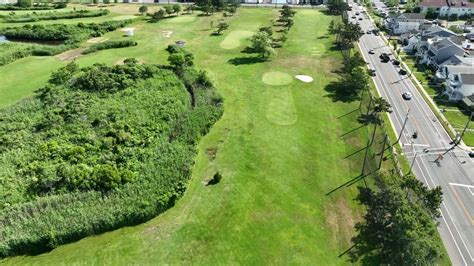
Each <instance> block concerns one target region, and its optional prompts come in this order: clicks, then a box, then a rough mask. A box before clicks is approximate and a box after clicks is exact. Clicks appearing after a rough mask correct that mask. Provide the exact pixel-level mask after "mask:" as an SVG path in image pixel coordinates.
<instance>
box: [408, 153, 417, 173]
mask: <svg viewBox="0 0 474 266" xmlns="http://www.w3.org/2000/svg"><path fill="white" fill-rule="evenodd" d="M414 151H415V156H414V157H413V161H412V162H411V164H410V170H409V171H408V173H409V174H410V173H411V170H412V169H413V165H414V164H415V160H416V156H417V155H418V153H417V152H416V150H414Z"/></svg>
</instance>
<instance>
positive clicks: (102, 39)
mask: <svg viewBox="0 0 474 266" xmlns="http://www.w3.org/2000/svg"><path fill="white" fill-rule="evenodd" d="M108 39H109V38H104V37H97V38H92V39H89V40H87V43H100V42H105V41H107V40H108Z"/></svg>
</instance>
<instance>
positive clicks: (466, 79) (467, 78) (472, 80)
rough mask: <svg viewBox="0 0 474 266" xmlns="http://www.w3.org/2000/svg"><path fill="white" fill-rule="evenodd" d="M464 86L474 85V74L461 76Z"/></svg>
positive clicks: (462, 74)
mask: <svg viewBox="0 0 474 266" xmlns="http://www.w3.org/2000/svg"><path fill="white" fill-rule="evenodd" d="M459 75H460V76H461V80H462V84H463V85H474V74H465V73H461V74H459Z"/></svg>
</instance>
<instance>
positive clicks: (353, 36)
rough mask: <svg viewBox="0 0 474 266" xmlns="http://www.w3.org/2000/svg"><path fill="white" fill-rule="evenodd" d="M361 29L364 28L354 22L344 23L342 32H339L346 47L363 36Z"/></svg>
mask: <svg viewBox="0 0 474 266" xmlns="http://www.w3.org/2000/svg"><path fill="white" fill-rule="evenodd" d="M361 31H362V29H361V28H360V26H359V25H357V24H353V23H345V24H343V26H342V29H341V32H340V34H339V35H340V39H341V43H342V44H343V45H344V46H345V47H349V46H350V45H352V43H354V42H355V41H358V40H359V38H360V36H362V33H361Z"/></svg>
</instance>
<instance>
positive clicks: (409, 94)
mask: <svg viewBox="0 0 474 266" xmlns="http://www.w3.org/2000/svg"><path fill="white" fill-rule="evenodd" d="M402 97H403V99H405V100H410V99H411V97H412V95H411V93H409V92H408V91H406V92H404V93H403V94H402Z"/></svg>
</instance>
